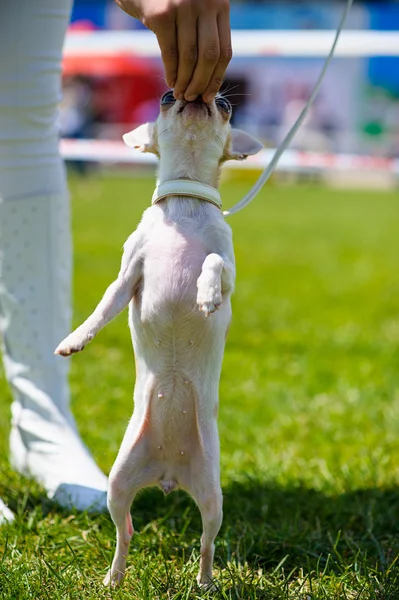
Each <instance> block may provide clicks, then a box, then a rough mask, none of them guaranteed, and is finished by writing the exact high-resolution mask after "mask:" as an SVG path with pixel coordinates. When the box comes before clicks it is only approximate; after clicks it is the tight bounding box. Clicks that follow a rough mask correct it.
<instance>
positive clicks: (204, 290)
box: [197, 273, 222, 317]
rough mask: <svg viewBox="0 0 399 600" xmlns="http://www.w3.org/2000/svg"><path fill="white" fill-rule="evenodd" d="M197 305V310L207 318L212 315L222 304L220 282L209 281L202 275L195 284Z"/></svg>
mask: <svg viewBox="0 0 399 600" xmlns="http://www.w3.org/2000/svg"><path fill="white" fill-rule="evenodd" d="M197 287H198V293H197V304H198V307H199V309H200V310H201V311H202V312H203V313H205V316H206V317H208V316H209V315H210V314H211V313H214V312H215V311H216V310H217V309H218V308H219V306H220V305H221V304H222V290H221V286H220V281H215V280H214V278H212V280H210V278H208V277H204V273H202V275H201V276H200V277H199V278H198V282H197Z"/></svg>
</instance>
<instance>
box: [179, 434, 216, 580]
mask: <svg viewBox="0 0 399 600" xmlns="http://www.w3.org/2000/svg"><path fill="white" fill-rule="evenodd" d="M211 455H212V457H213V460H212V461H210V460H209V459H207V458H203V459H201V460H200V464H198V462H197V464H195V465H193V468H192V470H191V476H190V479H189V481H185V482H184V484H183V485H182V487H184V489H185V490H186V491H187V492H188V493H189V494H190V496H192V498H193V499H194V500H195V502H196V504H197V506H198V508H199V510H200V512H201V517H202V527H203V532H202V536H201V559H200V569H199V574H198V577H197V582H198V585H199V586H200V587H202V588H204V589H207V590H215V589H216V586H215V585H214V584H213V582H212V565H213V557H214V553H215V543H214V542H215V538H216V536H217V534H218V532H219V529H220V526H221V524H222V520H223V497H222V490H221V487H220V479H219V452H218V449H216V446H215V447H214V452H212V454H211ZM215 459H216V460H217V463H215V462H214V460H215ZM199 474H201V475H200V476H198V475H199Z"/></svg>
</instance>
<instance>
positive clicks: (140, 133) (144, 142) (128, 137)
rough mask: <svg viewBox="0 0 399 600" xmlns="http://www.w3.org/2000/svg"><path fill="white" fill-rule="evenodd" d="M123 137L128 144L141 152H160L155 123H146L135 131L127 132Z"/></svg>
mask: <svg viewBox="0 0 399 600" xmlns="http://www.w3.org/2000/svg"><path fill="white" fill-rule="evenodd" d="M122 137H123V141H124V142H125V144H126V146H129V147H130V148H136V149H137V150H140V152H152V153H153V154H156V155H158V154H159V151H158V143H157V133H156V127H155V123H144V125H140V126H139V127H136V129H133V131H129V133H125V134H124V135H123V136H122Z"/></svg>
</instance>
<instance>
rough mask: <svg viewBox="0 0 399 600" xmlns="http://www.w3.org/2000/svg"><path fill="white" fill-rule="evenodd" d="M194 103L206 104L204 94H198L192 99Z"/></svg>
mask: <svg viewBox="0 0 399 600" xmlns="http://www.w3.org/2000/svg"><path fill="white" fill-rule="evenodd" d="M192 102H193V103H194V104H205V102H204V100H203V98H202V96H197V97H196V99H195V100H192Z"/></svg>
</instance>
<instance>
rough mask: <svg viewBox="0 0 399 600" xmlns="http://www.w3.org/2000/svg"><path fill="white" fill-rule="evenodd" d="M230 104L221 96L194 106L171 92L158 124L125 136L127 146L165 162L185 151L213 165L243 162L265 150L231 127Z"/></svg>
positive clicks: (198, 102) (198, 101)
mask: <svg viewBox="0 0 399 600" xmlns="http://www.w3.org/2000/svg"><path fill="white" fill-rule="evenodd" d="M231 112H232V109H231V104H230V102H229V101H228V100H227V98H224V97H223V96H222V95H221V94H218V95H217V96H216V98H215V100H213V101H212V102H210V103H205V102H204V101H203V100H202V98H201V97H200V96H199V97H198V98H197V99H196V100H194V101H193V102H187V101H186V100H175V98H174V96H173V92H172V91H168V92H166V93H165V94H164V95H163V96H162V98H161V102H160V113H159V116H158V118H157V120H156V121H155V123H145V124H144V125H140V127H137V129H134V130H133V131H130V132H129V133H126V134H125V135H124V136H123V139H124V141H125V143H126V144H127V145H128V146H130V147H132V148H137V149H139V150H140V151H141V152H152V153H153V154H156V155H157V156H160V157H161V158H163V157H164V156H165V155H167V154H168V153H169V154H170V153H171V152H174V151H179V154H181V151H182V150H183V151H184V152H185V153H186V154H187V155H189V154H191V155H193V154H195V155H196V156H197V157H198V155H199V154H200V153H201V154H202V155H206V156H207V157H208V160H209V161H211V162H213V164H218V165H219V164H221V163H222V162H224V161H226V160H231V159H233V160H244V159H245V158H247V156H250V155H252V154H257V153H258V152H259V150H261V149H262V148H263V146H262V144H261V143H260V142H258V140H256V139H255V138H254V137H252V136H251V135H249V134H248V133H245V132H244V131H241V130H240V129H234V128H232V127H231V126H230V117H231Z"/></svg>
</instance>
